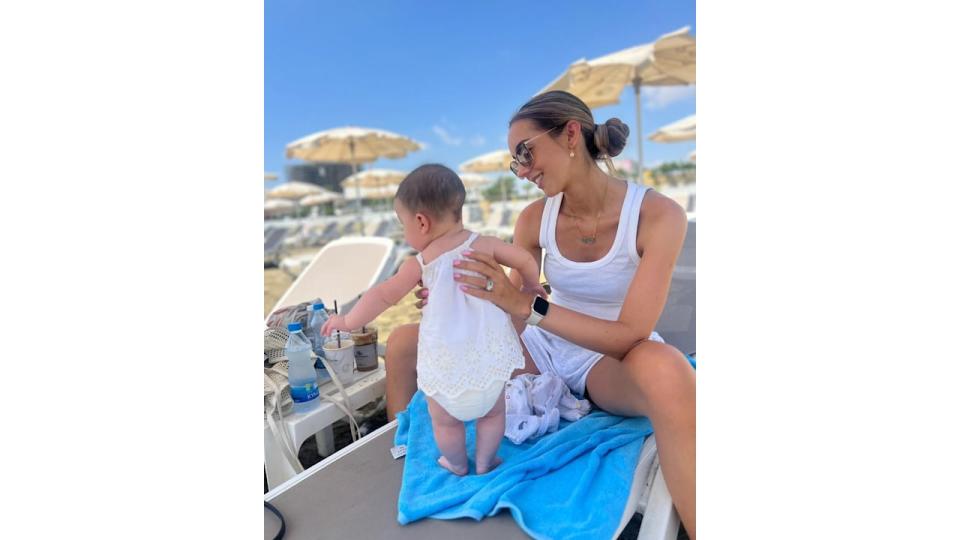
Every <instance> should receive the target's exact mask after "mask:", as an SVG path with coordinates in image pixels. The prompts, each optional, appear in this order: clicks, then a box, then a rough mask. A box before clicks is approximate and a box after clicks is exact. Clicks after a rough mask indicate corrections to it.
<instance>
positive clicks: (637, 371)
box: [623, 341, 695, 405]
mask: <svg viewBox="0 0 960 540" xmlns="http://www.w3.org/2000/svg"><path fill="white" fill-rule="evenodd" d="M623 364H624V366H625V367H626V368H627V371H628V372H629V373H630V375H631V378H632V379H634V381H635V382H636V384H637V385H638V386H639V387H640V390H641V392H642V394H643V395H644V397H645V398H646V400H647V401H648V402H650V404H652V405H656V404H657V403H658V402H659V403H664V402H671V401H674V400H676V399H677V398H678V397H680V396H683V395H684V394H687V393H693V392H694V391H695V390H694V389H695V387H694V375H693V368H691V367H690V364H689V363H688V362H687V359H686V357H685V356H684V355H683V353H681V352H680V351H679V350H677V349H676V348H675V347H672V346H670V345H667V344H664V343H658V342H655V341H644V342H643V343H640V344H638V345H637V346H635V347H634V348H633V349H631V350H630V352H628V353H627V355H626V356H625V357H624V359H623Z"/></svg>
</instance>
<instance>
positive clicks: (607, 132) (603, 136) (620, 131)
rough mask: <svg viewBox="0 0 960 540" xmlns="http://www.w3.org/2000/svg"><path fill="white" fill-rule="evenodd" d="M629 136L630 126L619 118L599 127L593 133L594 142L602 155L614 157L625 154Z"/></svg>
mask: <svg viewBox="0 0 960 540" xmlns="http://www.w3.org/2000/svg"><path fill="white" fill-rule="evenodd" d="M629 135H630V127H629V126H627V125H626V124H624V123H623V122H621V121H620V119H619V118H611V119H609V120H607V121H606V122H604V123H602V124H599V125H597V128H596V130H595V131H594V132H593V142H594V144H595V145H596V147H597V150H599V151H600V154H602V155H607V156H609V157H614V156H619V155H620V152H623V148H624V147H625V146H626V145H627V137H628V136H629Z"/></svg>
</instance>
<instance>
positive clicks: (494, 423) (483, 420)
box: [477, 390, 507, 474]
mask: <svg viewBox="0 0 960 540" xmlns="http://www.w3.org/2000/svg"><path fill="white" fill-rule="evenodd" d="M503 394H504V392H503V391H502V390H501V391H500V397H498V398H497V402H496V403H495V404H494V406H493V407H492V408H491V409H490V410H489V411H488V412H487V414H485V415H483V416H481V417H480V418H477V474H485V473H487V472H489V471H491V470H493V469H495V468H496V467H497V465H499V464H500V463H501V460H500V458H499V457H497V450H499V449H500V441H502V440H503V432H504V430H505V429H506V421H507V420H506V411H507V406H506V400H505V399H504V397H503Z"/></svg>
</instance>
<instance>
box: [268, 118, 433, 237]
mask: <svg viewBox="0 0 960 540" xmlns="http://www.w3.org/2000/svg"><path fill="white" fill-rule="evenodd" d="M422 147H423V145H421V144H420V143H418V142H417V141H414V140H413V139H410V138H409V137H404V136H403V135H398V134H396V133H392V132H389V131H384V130H382V129H372V128H361V127H354V126H347V127H341V128H334V129H328V130H326V131H318V132H316V133H311V134H310V135H307V136H306V137H301V138H299V139H297V140H295V141H293V142H292V143H290V144H288V145H287V149H286V156H287V158H288V159H302V160H305V161H328V162H333V163H349V164H350V165H352V166H353V173H354V174H356V173H357V165H359V164H361V163H372V162H374V161H376V160H378V159H380V158H391V159H399V158H402V157H405V156H406V155H407V154H409V153H410V152H416V151H417V150H420V149H421V148H422ZM357 219H358V220H359V221H360V225H361V230H362V226H363V216H362V213H361V208H360V197H357Z"/></svg>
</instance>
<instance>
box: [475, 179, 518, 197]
mask: <svg viewBox="0 0 960 540" xmlns="http://www.w3.org/2000/svg"><path fill="white" fill-rule="evenodd" d="M515 193H516V179H515V178H514V177H513V176H511V175H503V176H501V177H500V178H497V181H496V182H494V183H493V185H492V186H490V187H488V188H487V189H485V190H483V191H482V192H481V195H483V198H484V199H486V200H488V201H490V202H500V201H502V200H503V199H504V197H506V198H507V199H508V200H509V199H511V198H512V197H513V196H514V195H515Z"/></svg>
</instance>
